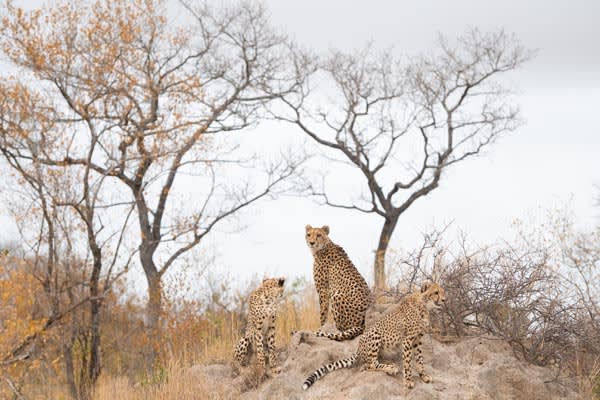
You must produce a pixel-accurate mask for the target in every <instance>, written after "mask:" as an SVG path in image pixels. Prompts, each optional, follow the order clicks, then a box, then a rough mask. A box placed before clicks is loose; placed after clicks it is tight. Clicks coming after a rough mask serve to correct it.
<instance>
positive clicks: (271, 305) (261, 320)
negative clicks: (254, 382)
mask: <svg viewBox="0 0 600 400" xmlns="http://www.w3.org/2000/svg"><path fill="white" fill-rule="evenodd" d="M284 283H285V279H284V278H276V279H264V280H263V282H262V285H261V286H260V287H258V288H257V289H256V290H254V292H252V294H250V299H249V303H250V304H249V306H248V325H247V327H246V334H245V335H244V336H243V337H242V338H241V339H240V340H239V341H238V343H237V345H236V346H235V351H234V358H235V361H236V362H237V363H238V365H241V366H243V365H246V364H247V363H248V358H249V356H250V354H251V352H252V350H254V351H255V352H256V358H257V361H258V365H259V366H260V367H262V368H263V369H265V370H266V362H265V350H264V348H265V343H264V335H265V334H266V339H267V343H266V347H267V353H268V358H269V366H270V367H271V372H272V373H278V372H279V371H280V367H278V366H276V362H277V356H276V354H275V318H276V315H277V311H278V308H279V303H280V302H281V298H282V295H283V285H284Z"/></svg>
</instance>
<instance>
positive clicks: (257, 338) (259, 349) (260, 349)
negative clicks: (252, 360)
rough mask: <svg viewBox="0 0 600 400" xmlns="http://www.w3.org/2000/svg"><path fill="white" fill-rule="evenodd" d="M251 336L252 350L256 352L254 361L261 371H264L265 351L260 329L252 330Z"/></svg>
mask: <svg viewBox="0 0 600 400" xmlns="http://www.w3.org/2000/svg"><path fill="white" fill-rule="evenodd" d="M252 336H253V338H254V349H255V351H256V361H257V363H258V365H259V366H260V367H262V368H263V369H266V362H265V349H264V344H263V343H264V342H263V334H262V329H254V332H253V335H252Z"/></svg>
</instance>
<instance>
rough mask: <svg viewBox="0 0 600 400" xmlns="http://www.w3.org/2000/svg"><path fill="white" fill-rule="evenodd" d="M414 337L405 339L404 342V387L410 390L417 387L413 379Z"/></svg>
mask: <svg viewBox="0 0 600 400" xmlns="http://www.w3.org/2000/svg"><path fill="white" fill-rule="evenodd" d="M413 342H414V337H409V338H404V339H403V340H402V362H403V364H404V385H405V386H406V387H407V388H408V389H412V388H413V387H415V381H413V378H412V365H411V364H412V350H413V349H412V347H413V346H412V345H413Z"/></svg>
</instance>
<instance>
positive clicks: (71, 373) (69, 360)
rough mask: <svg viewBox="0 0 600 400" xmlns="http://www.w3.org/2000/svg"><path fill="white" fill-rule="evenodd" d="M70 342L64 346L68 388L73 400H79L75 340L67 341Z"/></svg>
mask: <svg viewBox="0 0 600 400" xmlns="http://www.w3.org/2000/svg"><path fill="white" fill-rule="evenodd" d="M65 340H68V341H67V342H65V344H63V357H64V360H65V375H66V378H67V386H68V387H69V393H70V395H71V398H73V399H79V391H78V390H77V385H76V384H75V370H74V369H73V338H72V337H71V338H69V339H65Z"/></svg>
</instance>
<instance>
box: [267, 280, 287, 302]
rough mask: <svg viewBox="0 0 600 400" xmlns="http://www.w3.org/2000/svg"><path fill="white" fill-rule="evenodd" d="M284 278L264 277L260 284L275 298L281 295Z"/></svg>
mask: <svg viewBox="0 0 600 400" xmlns="http://www.w3.org/2000/svg"><path fill="white" fill-rule="evenodd" d="M284 284H285V278H265V279H263V282H262V286H263V287H264V288H266V289H267V292H268V296H269V297H274V298H276V299H278V298H280V297H282V296H283V289H284V287H283V286H284Z"/></svg>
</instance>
